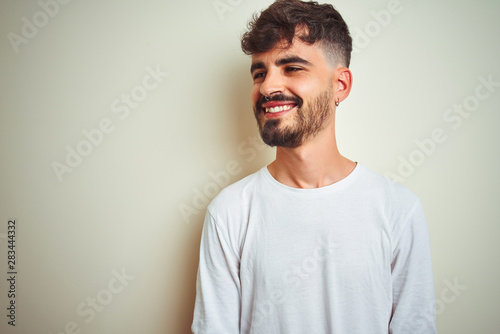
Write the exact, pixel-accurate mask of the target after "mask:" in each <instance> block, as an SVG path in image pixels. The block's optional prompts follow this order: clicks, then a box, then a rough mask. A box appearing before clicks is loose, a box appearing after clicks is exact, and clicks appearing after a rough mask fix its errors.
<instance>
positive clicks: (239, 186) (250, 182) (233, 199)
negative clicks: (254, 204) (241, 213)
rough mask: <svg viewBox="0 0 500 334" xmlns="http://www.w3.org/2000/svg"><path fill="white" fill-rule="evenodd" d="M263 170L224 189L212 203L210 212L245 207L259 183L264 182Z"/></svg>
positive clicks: (209, 208) (209, 207)
mask: <svg viewBox="0 0 500 334" xmlns="http://www.w3.org/2000/svg"><path fill="white" fill-rule="evenodd" d="M263 168H265V167H263ZM263 168H261V169H260V170H258V171H256V172H254V173H252V174H250V175H248V176H246V177H244V178H242V179H241V180H239V181H236V182H234V183H233V184H230V185H229V186H227V187H225V188H223V189H222V190H221V191H220V192H219V194H218V195H217V196H215V198H214V199H213V200H212V202H210V204H209V206H208V210H209V211H210V212H211V213H215V212H219V211H221V210H227V209H228V208H231V207H235V206H241V205H244V204H245V203H246V202H247V201H248V199H250V198H251V197H252V195H253V194H254V193H255V191H256V189H257V188H258V185H259V183H260V182H261V181H262V175H261V174H262V169H263Z"/></svg>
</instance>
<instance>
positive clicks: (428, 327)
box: [389, 201, 436, 334]
mask: <svg viewBox="0 0 500 334" xmlns="http://www.w3.org/2000/svg"><path fill="white" fill-rule="evenodd" d="M392 289H393V291H392V296H393V303H392V316H391V322H390V324H389V333H390V334H410V333H411V334H435V333H436V312H435V299H434V283H433V276H432V264H431V253H430V242H429V232H428V230H427V222H426V220H425V215H424V210H423V208H422V205H421V203H420V201H419V202H418V203H417V204H416V205H415V206H414V208H413V212H412V213H411V214H410V218H409V221H407V222H406V224H405V226H404V227H403V230H402V232H401V235H400V237H399V238H398V240H396V245H395V247H394V250H393V260H392Z"/></svg>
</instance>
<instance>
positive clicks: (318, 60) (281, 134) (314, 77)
mask: <svg viewBox="0 0 500 334" xmlns="http://www.w3.org/2000/svg"><path fill="white" fill-rule="evenodd" d="M251 72H252V77H253V82H254V85H253V89H252V102H253V106H254V113H255V118H256V119H257V123H258V125H259V130H260V133H261V136H262V139H263V140H264V142H265V143H266V144H268V145H270V146H281V147H289V148H294V147H298V146H300V145H302V144H303V143H304V142H305V141H306V140H307V139H309V138H312V137H314V136H315V135H316V134H317V133H318V132H319V131H321V130H322V129H324V128H325V127H327V126H328V125H329V124H331V123H332V122H333V108H334V94H333V92H334V88H335V87H334V86H333V85H334V82H333V72H334V68H333V67H332V65H331V63H330V62H329V61H328V59H327V58H326V57H325V55H324V52H323V50H322V49H321V47H320V46H319V45H318V43H315V44H313V45H309V44H307V43H304V42H302V41H301V40H299V39H294V42H293V44H292V45H291V46H290V47H289V48H286V49H285V48H282V47H281V46H280V45H279V44H278V45H277V47H275V48H274V49H272V50H270V51H268V52H264V53H258V54H255V55H253V56H252V67H251ZM266 97H267V98H268V99H266Z"/></svg>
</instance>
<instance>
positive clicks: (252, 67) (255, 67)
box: [250, 61, 266, 73]
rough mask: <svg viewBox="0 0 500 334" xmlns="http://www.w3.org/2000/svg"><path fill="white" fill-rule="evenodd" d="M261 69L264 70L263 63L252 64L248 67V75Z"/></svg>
mask: <svg viewBox="0 0 500 334" xmlns="http://www.w3.org/2000/svg"><path fill="white" fill-rule="evenodd" d="M262 68H266V66H265V65H264V63H263V62H261V61H259V62H258V63H254V64H252V66H251V67H250V73H253V71H255V70H260V69H262Z"/></svg>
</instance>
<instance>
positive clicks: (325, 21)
mask: <svg viewBox="0 0 500 334" xmlns="http://www.w3.org/2000/svg"><path fill="white" fill-rule="evenodd" d="M301 28H306V29H305V30H304V31H305V33H306V34H307V33H308V34H307V35H301V36H297V37H298V38H300V39H301V40H302V41H304V42H306V43H309V44H314V43H316V42H320V43H321V44H322V47H323V49H324V51H325V52H326V54H327V56H328V57H329V58H330V59H331V60H332V61H333V62H334V63H335V64H337V63H340V64H341V65H343V66H346V67H349V63H350V61H351V51H352V38H351V35H350V34H349V28H348V27H347V24H346V23H345V21H344V19H343V18H342V16H341V15H340V14H339V12H338V11H337V10H336V9H335V8H334V7H333V6H332V5H329V4H322V5H320V4H318V3H317V2H315V1H309V2H304V1H299V0H277V1H276V2H274V3H273V4H272V5H271V6H269V7H268V8H267V9H266V10H264V11H263V12H262V13H261V14H260V16H258V15H257V14H254V15H253V18H252V21H250V22H249V23H248V31H247V32H246V33H245V34H244V35H243V38H242V39H241V49H242V50H243V52H244V53H245V54H247V55H252V54H255V53H260V52H267V51H269V50H271V49H273V48H274V47H275V46H276V44H277V43H278V42H280V41H285V42H286V43H287V44H285V45H288V46H290V45H291V44H292V41H293V38H294V37H295V33H296V31H297V29H301Z"/></svg>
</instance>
